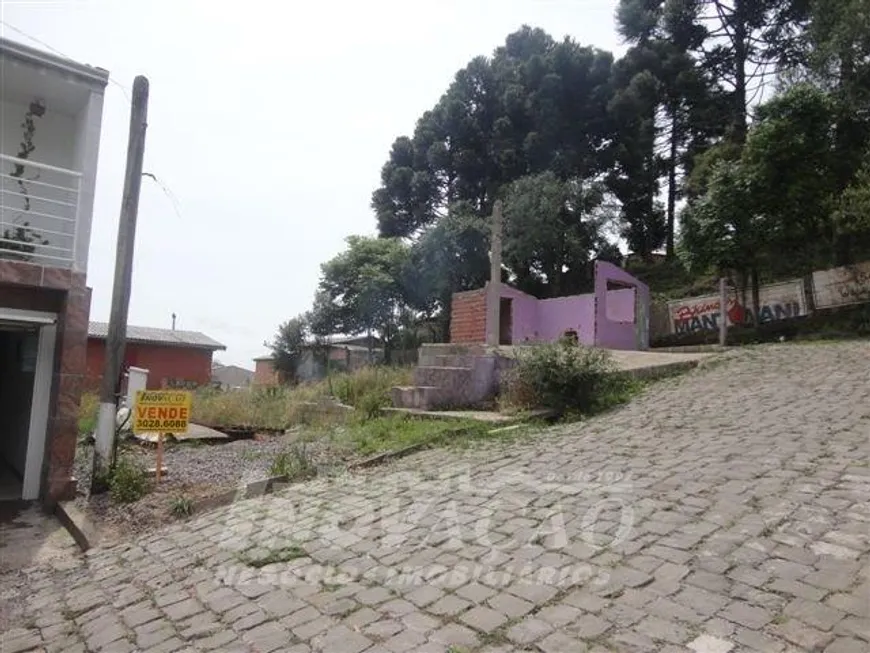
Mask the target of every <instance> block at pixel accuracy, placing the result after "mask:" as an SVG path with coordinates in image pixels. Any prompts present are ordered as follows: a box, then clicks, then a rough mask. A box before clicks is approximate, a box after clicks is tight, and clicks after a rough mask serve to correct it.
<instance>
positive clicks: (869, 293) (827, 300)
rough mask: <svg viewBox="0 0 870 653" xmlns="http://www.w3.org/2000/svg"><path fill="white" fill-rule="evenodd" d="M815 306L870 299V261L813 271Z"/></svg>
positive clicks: (856, 302) (837, 304) (854, 302)
mask: <svg viewBox="0 0 870 653" xmlns="http://www.w3.org/2000/svg"><path fill="white" fill-rule="evenodd" d="M813 299H814V300H815V304H816V308H832V307H836V306H849V305H851V304H862V303H864V302H868V301H870V261H868V262H866V263H859V264H858V265H852V266H849V267H843V268H834V269H832V270H819V271H817V272H813Z"/></svg>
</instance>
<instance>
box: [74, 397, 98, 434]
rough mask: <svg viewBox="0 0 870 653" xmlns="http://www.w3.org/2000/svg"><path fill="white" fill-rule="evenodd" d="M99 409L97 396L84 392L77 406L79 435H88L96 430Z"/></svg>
mask: <svg viewBox="0 0 870 653" xmlns="http://www.w3.org/2000/svg"><path fill="white" fill-rule="evenodd" d="M99 408H100V397H99V395H97V394H96V393H94V392H86V393H85V394H83V395H82V400H81V403H80V404H79V435H90V434H91V433H93V432H94V431H95V430H96V428H97V412H98V411H99Z"/></svg>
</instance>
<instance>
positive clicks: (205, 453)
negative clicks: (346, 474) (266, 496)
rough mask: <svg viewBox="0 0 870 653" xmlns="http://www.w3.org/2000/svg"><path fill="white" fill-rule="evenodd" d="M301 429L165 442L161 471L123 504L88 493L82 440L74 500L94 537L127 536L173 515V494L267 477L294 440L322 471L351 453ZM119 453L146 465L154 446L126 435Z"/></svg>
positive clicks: (191, 495) (150, 464) (199, 500)
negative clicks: (157, 478) (135, 498)
mask: <svg viewBox="0 0 870 653" xmlns="http://www.w3.org/2000/svg"><path fill="white" fill-rule="evenodd" d="M306 435H307V434H305V433H303V432H302V431H290V432H288V433H286V434H283V435H273V434H258V435H256V436H255V437H254V438H253V439H249V440H234V441H226V442H220V443H215V444H211V443H208V444H206V443H196V442H195V443H184V444H181V443H177V444H167V445H166V446H165V449H164V457H163V469H164V470H165V476H163V477H162V478H161V481H160V483H157V482H155V480H154V478H153V477H152V478H151V479H150V481H149V488H148V492H147V493H146V494H145V496H143V497H142V498H141V499H139V500H138V501H135V502H133V503H129V504H119V503H116V502H114V501H112V499H111V497H110V496H109V495H108V494H98V495H92V496H91V495H90V493H89V490H90V479H91V465H92V460H93V446H92V445H90V444H83V445H80V446H79V448H78V450H77V452H76V473H75V476H76V479H77V480H78V494H77V496H76V500H75V504H76V507H77V508H78V509H79V510H81V511H82V512H84V513H85V514H86V515H87V516H88V517H89V518H90V519H91V521H92V522H93V523H94V525H95V526H96V527H97V530H98V532H99V536H100V542H102V543H106V542H111V541H117V540H121V539H129V538H130V537H133V536H135V535H138V534H141V533H143V532H146V531H151V530H153V529H156V528H159V527H160V526H162V525H164V524H166V523H169V522H171V521H174V520H176V519H178V518H179V517H176V516H174V515H173V514H172V510H171V508H172V504H173V502H174V501H176V500H177V499H178V498H179V497H184V498H185V499H189V500H191V501H192V502H193V504H194V505H195V506H196V505H202V504H207V503H208V499H210V498H213V497H216V496H219V495H223V494H225V493H226V492H227V491H232V490H237V489H239V488H244V487H246V486H247V485H248V484H249V483H252V482H255V481H260V480H263V479H265V478H268V477H269V476H270V475H271V474H270V468H271V466H272V462H273V460H274V459H275V456H277V455H278V454H279V453H281V452H284V451H287V450H288V449H290V448H291V447H292V446H294V445H299V446H302V447H304V450H305V455H306V457H307V458H308V459H309V460H310V461H311V462H312V463H313V464H314V465H315V466H316V467H317V468H318V471H319V473H324V474H328V473H334V471H335V470H337V469H344V468H345V467H346V465H347V463H349V462H351V461H352V460H353V459H354V458H355V457H356V456H355V455H354V454H353V453H352V452H349V451H347V450H343V449H342V448H340V447H337V446H334V445H333V444H332V443H331V442H330V441H329V440H328V439H326V438H318V439H310V438H308V437H306ZM119 456H123V457H125V458H129V459H132V460H134V461H136V462H137V463H139V464H140V465H141V466H143V467H144V468H146V469H151V470H153V469H154V468H155V466H156V449H155V447H154V446H152V445H143V444H138V443H135V442H130V441H128V442H126V443H125V444H124V445H122V447H121V449H120V451H119Z"/></svg>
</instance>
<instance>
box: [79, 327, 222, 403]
mask: <svg viewBox="0 0 870 653" xmlns="http://www.w3.org/2000/svg"><path fill="white" fill-rule="evenodd" d="M105 345H106V343H105V341H104V340H99V339H96V338H90V339H88V351H87V370H88V371H87V384H88V387H89V389H91V390H97V389H99V387H100V379H101V378H102V375H103V367H104V365H105V356H106V347H105ZM211 363H212V352H211V351H210V350H207V349H194V348H190V347H177V346H170V347H161V346H159V345H142V344H138V343H127V346H126V347H125V348H124V365H125V366H132V367H141V368H143V369H146V370H148V389H149V390H159V389H160V388H162V387H164V383H166V382H167V381H168V380H169V379H174V380H177V381H187V382H190V383H191V384H196V385H208V384H209V383H211Z"/></svg>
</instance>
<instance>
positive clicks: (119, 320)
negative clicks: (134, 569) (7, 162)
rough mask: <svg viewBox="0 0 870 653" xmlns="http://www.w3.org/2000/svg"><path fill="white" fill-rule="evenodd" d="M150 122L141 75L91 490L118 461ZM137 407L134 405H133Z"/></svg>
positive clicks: (136, 82) (132, 126)
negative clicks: (117, 439) (123, 372)
mask: <svg viewBox="0 0 870 653" xmlns="http://www.w3.org/2000/svg"><path fill="white" fill-rule="evenodd" d="M147 126H148V79H147V78H145V77H143V76H142V75H139V76H138V77H136V79H135V80H133V99H132V102H131V110H130V138H129V140H128V142H127V170H126V173H125V176H124V195H123V197H122V198H121V218H120V221H119V223H118V247H117V251H116V252H115V281H114V285H113V286H112V312H111V314H110V316H109V332H108V334H107V335H106V360H105V365H104V367H103V381H102V387H101V391H100V410H99V414H98V415H97V433H96V441H95V443H94V468H93V474H92V475H91V491H92V492H95V491H100V490H102V489H104V488H101V487H100V483H101V481H103V479H105V478H106V474H107V473H108V471H109V469H110V468H111V465H112V464H113V462H114V461H113V460H112V458H113V456H114V448H115V447H114V444H115V415H116V414H117V411H118V404H117V402H118V395H117V391H118V388H117V384H118V379H119V378H120V376H121V365H122V363H123V361H124V347H125V346H126V343H127V312H128V309H129V306H130V287H131V283H132V278H133V250H134V244H135V241H136V218H137V216H138V213H139V190H140V189H141V187H142V160H143V159H144V157H145V130H146V128H147ZM128 408H130V410H133V409H134V407H133V406H129V407H128Z"/></svg>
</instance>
